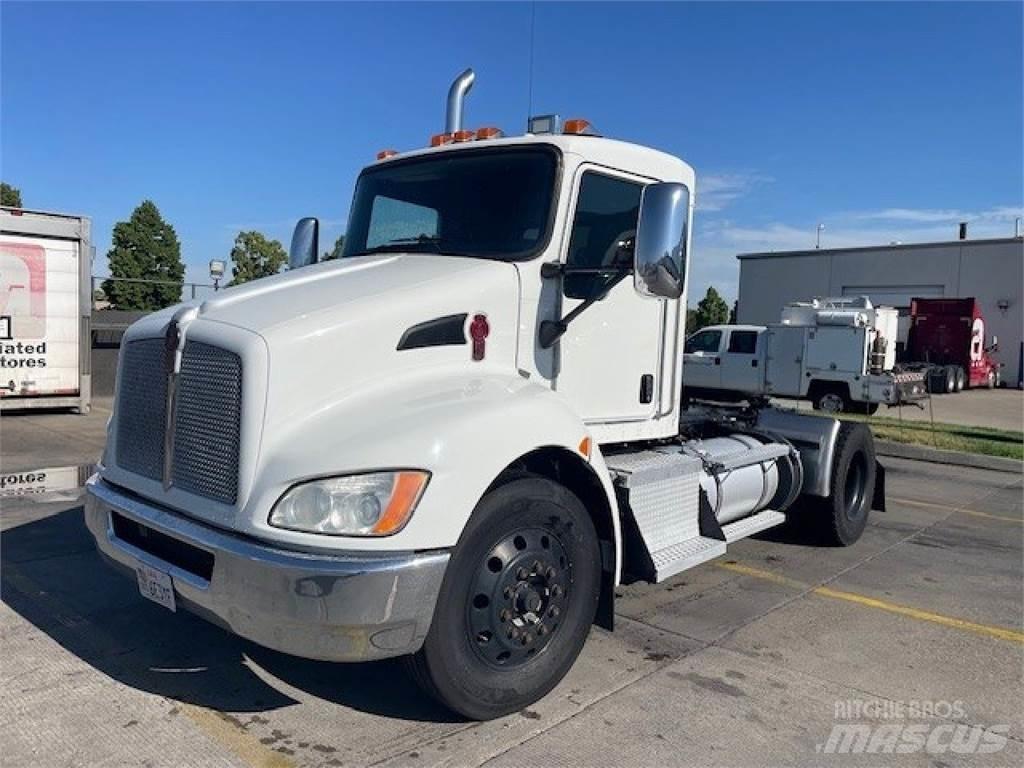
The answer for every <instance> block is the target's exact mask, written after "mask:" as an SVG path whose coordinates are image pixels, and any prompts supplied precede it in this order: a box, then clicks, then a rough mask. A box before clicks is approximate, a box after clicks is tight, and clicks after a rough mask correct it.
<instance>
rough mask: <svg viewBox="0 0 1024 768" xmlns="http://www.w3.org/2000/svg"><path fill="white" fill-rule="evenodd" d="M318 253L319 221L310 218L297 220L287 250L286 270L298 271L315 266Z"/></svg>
mask: <svg viewBox="0 0 1024 768" xmlns="http://www.w3.org/2000/svg"><path fill="white" fill-rule="evenodd" d="M319 253H320V221H319V220H318V219H314V218H312V217H308V216H307V217H306V218H304V219H299V223H298V224H296V225H295V231H294V232H293V233H292V245H291V248H289V249H288V268H289V269H298V268H299V267H306V266H309V265H310V264H316V261H317V256H318V255H319Z"/></svg>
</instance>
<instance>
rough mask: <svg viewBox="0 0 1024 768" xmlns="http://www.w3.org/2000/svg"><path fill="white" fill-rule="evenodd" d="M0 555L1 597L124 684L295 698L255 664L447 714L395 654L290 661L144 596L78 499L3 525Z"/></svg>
mask: <svg viewBox="0 0 1024 768" xmlns="http://www.w3.org/2000/svg"><path fill="white" fill-rule="evenodd" d="M0 562H2V593H0V597H2V599H3V602H4V603H6V604H7V605H8V606H10V607H11V608H12V609H13V610H14V611H16V612H17V613H18V614H20V615H21V616H22V617H23V618H24V619H25V620H26V621H28V622H30V623H31V624H33V625H34V626H36V627H37V628H39V629H40V630H42V631H43V632H45V633H46V634H47V635H49V636H50V637H52V638H53V639H54V640H55V641H56V642H58V643H59V644H60V645H61V646H62V647H63V648H65V649H66V650H68V651H69V652H71V653H73V654H75V655H76V656H77V657H79V658H80V659H82V660H83V661H85V662H86V663H88V664H90V665H91V666H93V667H94V668H96V669H98V670H99V671H100V672H103V673H104V674H106V675H108V676H110V677H111V678H113V679H115V680H117V681H119V682H121V683H123V684H125V685H128V686H131V687H133V688H136V689H139V690H143V691H148V692H150V693H155V694H158V695H160V696H166V697H169V698H172V699H176V700H178V701H182V702H187V703H190V704H196V705H198V706H202V707H208V708H210V709H214V710H221V711H230V712H265V711H269V710H274V709H278V708H281V707H287V706H289V705H292V704H296V703H298V702H297V701H296V699H294V698H293V697H291V696H289V695H288V694H286V693H284V692H282V691H280V690H278V689H277V688H275V687H274V686H273V685H271V684H270V683H268V682H265V681H264V680H263V679H261V677H260V676H259V674H257V672H256V671H255V670H253V669H252V667H251V666H250V665H256V666H258V667H259V668H261V669H262V670H263V671H265V672H266V673H269V675H271V676H273V677H276V678H278V679H279V680H281V681H282V682H284V683H285V684H287V685H290V686H293V687H295V688H297V689H299V690H302V691H305V692H308V693H310V694H312V695H314V696H317V697H319V698H322V699H325V700H327V701H330V702H334V703H336V704H340V705H343V706H346V707H351V708H353V709H356V710H360V711H363V712H368V713H372V714H375V715H383V716H386V717H393V718H400V719H405V720H425V721H431V722H450V721H453V719H454V716H453V715H452V714H451V713H449V712H448V711H447V710H445V709H443V708H442V707H440V706H439V705H437V704H436V703H434V702H433V701H432V700H431V699H429V697H427V696H426V695H425V694H423V693H422V692H421V691H420V690H419V689H418V688H417V687H416V685H415V684H414V683H413V681H412V680H411V679H410V678H409V677H407V676H406V674H405V672H404V670H403V669H402V665H401V663H400V662H399V661H398V660H388V661H383V662H373V663H367V664H331V663H327V662H317V661H309V660H305V659H299V658H296V657H292V656H287V655H285V654H282V653H277V652H276V651H271V650H268V649H265V648H261V647H259V646H256V645H255V644H253V643H250V642H248V641H246V640H243V639H241V638H239V637H236V636H235V635H232V634H230V633H229V632H226V631H224V630H222V629H220V628H218V627H215V626H213V625H212V624H209V623H207V622H205V621H203V620H202V619H200V618H198V617H196V616H193V615H191V614H189V613H187V612H185V611H181V610H179V611H178V612H177V613H171V612H169V611H167V610H165V609H163V608H161V607H159V606H157V605H155V604H152V603H150V602H148V601H146V600H145V599H144V598H142V596H141V595H139V593H138V590H137V588H136V585H135V583H134V582H132V581H131V580H130V579H127V578H125V577H123V576H121V575H120V574H119V573H117V572H116V571H114V570H113V569H112V568H110V567H109V566H107V565H106V564H105V563H104V562H103V561H102V560H101V559H100V556H99V555H98V554H97V552H96V549H95V545H94V543H93V540H92V537H91V536H90V534H89V532H88V530H87V529H86V527H85V523H84V520H83V516H82V508H81V507H80V506H79V507H75V508H73V509H67V510H64V511H61V512H58V513H56V514H53V515H50V516H48V517H42V518H39V519H35V520H30V521H27V522H24V523H22V524H20V525H16V526H14V527H10V528H7V529H6V530H4V532H3V535H2V537H0ZM7 652H10V651H7ZM8 663H10V662H9V661H8Z"/></svg>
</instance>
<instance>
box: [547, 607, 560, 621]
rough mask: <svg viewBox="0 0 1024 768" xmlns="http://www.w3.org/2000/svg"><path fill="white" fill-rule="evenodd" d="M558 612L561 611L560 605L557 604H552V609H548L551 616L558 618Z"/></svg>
mask: <svg viewBox="0 0 1024 768" xmlns="http://www.w3.org/2000/svg"><path fill="white" fill-rule="evenodd" d="M558 613H559V611H558V606H557V605H552V606H551V610H549V611H548V616H550V617H551V618H552V619H556V618H558Z"/></svg>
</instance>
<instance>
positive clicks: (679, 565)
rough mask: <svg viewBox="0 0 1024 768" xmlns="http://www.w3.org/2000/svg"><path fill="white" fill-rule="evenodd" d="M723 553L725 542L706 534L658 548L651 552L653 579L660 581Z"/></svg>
mask: <svg viewBox="0 0 1024 768" xmlns="http://www.w3.org/2000/svg"><path fill="white" fill-rule="evenodd" d="M724 554H725V542H724V541H719V540H718V539H709V538H708V537H707V536H698V537H696V538H694V539H689V540H688V541H684V542H682V543H680V544H673V545H672V546H669V547H665V548H664V549H659V550H658V551H657V552H652V553H651V561H652V562H653V563H654V581H655V583H657V582H662V581H664V580H665V579H668V578H671V577H672V576H675V575H676V574H677V573H682V572H683V571H685V570H686V569H687V568H693V567H694V566H695V565H700V564H701V563H703V562H705V561H706V560H711V559H713V558H715V557H719V556H720V555H724Z"/></svg>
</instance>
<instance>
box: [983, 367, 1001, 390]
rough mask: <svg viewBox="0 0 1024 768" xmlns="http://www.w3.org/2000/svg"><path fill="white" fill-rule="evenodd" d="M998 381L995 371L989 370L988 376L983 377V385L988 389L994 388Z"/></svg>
mask: <svg viewBox="0 0 1024 768" xmlns="http://www.w3.org/2000/svg"><path fill="white" fill-rule="evenodd" d="M998 383H999V377H998V376H997V375H996V372H995V371H993V370H989V372H988V376H986V377H985V386H986V387H988V388H989V389H995V388H996V385H997V384H998Z"/></svg>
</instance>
